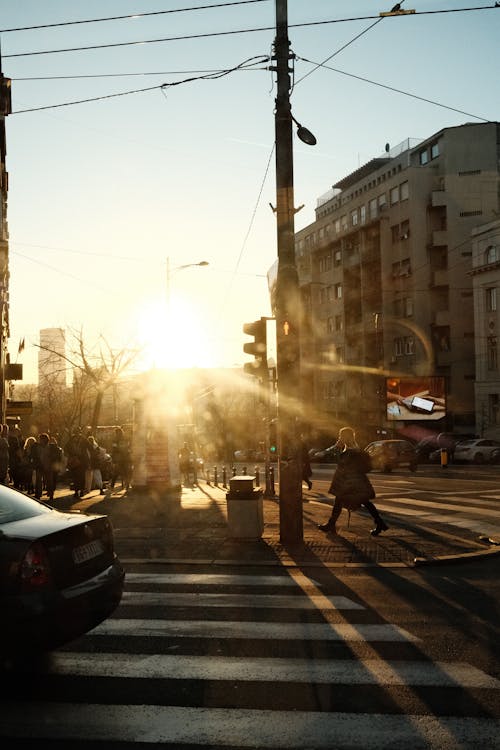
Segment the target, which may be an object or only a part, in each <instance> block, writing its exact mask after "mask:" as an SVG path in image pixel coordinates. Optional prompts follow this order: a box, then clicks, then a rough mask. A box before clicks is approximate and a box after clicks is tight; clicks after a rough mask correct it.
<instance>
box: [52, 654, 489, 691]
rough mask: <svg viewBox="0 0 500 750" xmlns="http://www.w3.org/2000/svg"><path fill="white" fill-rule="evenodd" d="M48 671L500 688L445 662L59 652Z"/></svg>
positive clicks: (467, 669)
mask: <svg viewBox="0 0 500 750" xmlns="http://www.w3.org/2000/svg"><path fill="white" fill-rule="evenodd" d="M47 671H48V672H49V673H50V674H60V675H74V676H78V677H122V678H133V679H138V678H139V679H165V680H174V679H178V680H240V681H243V682H251V681H266V682H275V681H277V682H304V683H307V684H312V683H318V684H335V685H385V686H389V685H408V686H416V685H418V686H426V687H458V688H473V689H493V690H498V689H500V681H499V680H496V679H495V678H494V677H490V676H489V675H487V674H485V673H484V672H482V671H481V670H480V669H476V668H475V667H473V666H471V665H470V664H465V663H462V662H443V661H438V662H427V661H382V660H381V659H365V660H363V661H354V660H348V659H345V660H332V659H318V660H313V659H284V658H279V659H275V658H267V657H246V658H245V657H233V656H216V657H214V656H187V655H185V656H178V655H164V654H153V655H149V654H114V653H112V654H107V653H99V654H78V653H66V652H56V653H54V654H53V655H52V656H51V661H50V665H49V668H48V670H47Z"/></svg>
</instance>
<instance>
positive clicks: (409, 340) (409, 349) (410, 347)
mask: <svg viewBox="0 0 500 750" xmlns="http://www.w3.org/2000/svg"><path fill="white" fill-rule="evenodd" d="M414 346H415V339H414V338H413V336H406V337H405V354H413V353H414Z"/></svg>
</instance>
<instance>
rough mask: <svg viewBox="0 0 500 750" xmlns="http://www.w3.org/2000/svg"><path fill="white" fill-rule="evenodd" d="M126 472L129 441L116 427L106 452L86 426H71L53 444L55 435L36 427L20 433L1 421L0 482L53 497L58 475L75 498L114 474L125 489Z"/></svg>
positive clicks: (105, 483) (99, 487)
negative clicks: (66, 436) (62, 438)
mask: <svg viewBox="0 0 500 750" xmlns="http://www.w3.org/2000/svg"><path fill="white" fill-rule="evenodd" d="M131 473H132V462H131V455H130V446H129V444H128V441H127V440H126V437H125V434H124V432H123V430H122V428H121V427H116V428H115V432H114V440H113V444H112V447H111V450H110V452H108V451H107V450H106V448H105V447H104V446H102V445H99V443H98V442H97V440H96V438H95V437H94V436H93V435H92V434H91V430H90V428H86V429H83V428H81V427H79V428H77V429H76V430H75V431H74V432H73V433H72V434H71V436H70V437H69V439H68V440H67V441H66V443H65V444H64V446H61V445H59V438H58V436H57V435H52V434H50V433H49V432H41V433H39V434H38V435H37V436H36V437H35V436H34V435H30V436H28V437H27V438H26V439H25V438H24V437H23V435H22V433H21V430H20V428H19V426H18V425H14V426H12V427H10V426H9V425H1V430H0V484H4V485H7V486H9V485H11V486H13V487H14V488H15V489H18V490H21V491H22V492H26V493H27V494H29V495H33V496H34V497H35V498H37V499H39V500H40V499H41V498H42V495H46V496H47V498H48V500H49V501H51V500H53V499H54V492H55V490H56V487H57V483H58V481H65V482H67V483H68V484H69V486H70V487H71V489H72V490H73V493H74V497H75V498H81V497H84V496H85V495H87V494H89V493H90V492H91V491H92V490H99V492H100V494H104V492H105V486H109V487H110V488H113V487H114V486H115V483H116V481H117V480H118V479H120V480H121V486H122V488H123V489H128V488H129V486H130V479H131Z"/></svg>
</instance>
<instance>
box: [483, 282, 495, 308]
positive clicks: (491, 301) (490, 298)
mask: <svg viewBox="0 0 500 750" xmlns="http://www.w3.org/2000/svg"><path fill="white" fill-rule="evenodd" d="M485 295H486V311H487V312H496V309H497V290H496V287H494V286H492V287H490V288H489V289H485Z"/></svg>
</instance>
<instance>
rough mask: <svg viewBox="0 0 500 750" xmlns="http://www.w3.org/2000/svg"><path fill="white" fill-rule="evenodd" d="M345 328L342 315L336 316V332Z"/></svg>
mask: <svg viewBox="0 0 500 750" xmlns="http://www.w3.org/2000/svg"><path fill="white" fill-rule="evenodd" d="M343 328H344V324H343V320H342V315H336V316H335V330H336V331H342V330H343Z"/></svg>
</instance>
